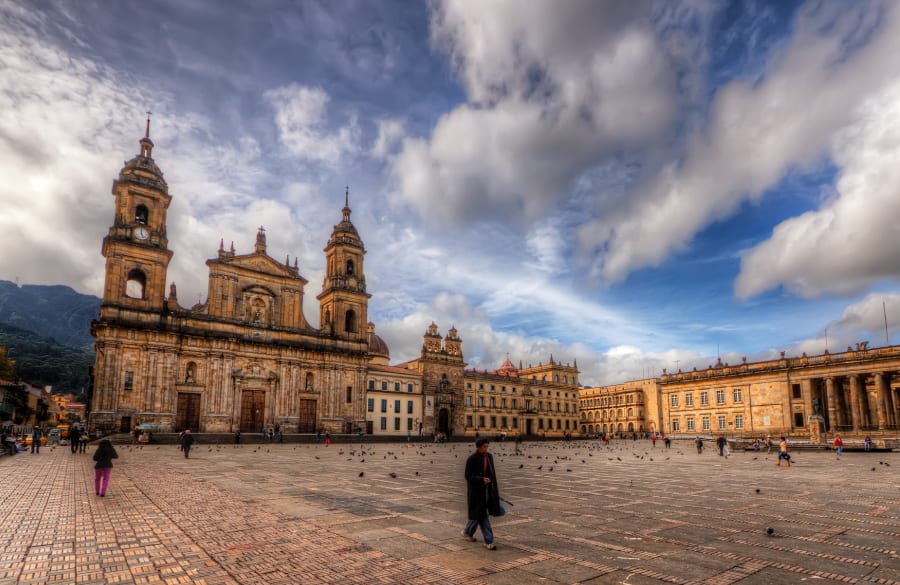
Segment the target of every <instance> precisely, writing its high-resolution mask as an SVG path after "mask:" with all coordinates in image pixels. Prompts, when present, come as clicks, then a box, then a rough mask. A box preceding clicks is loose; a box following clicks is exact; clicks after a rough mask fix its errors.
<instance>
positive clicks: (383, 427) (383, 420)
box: [381, 416, 387, 431]
mask: <svg viewBox="0 0 900 585" xmlns="http://www.w3.org/2000/svg"><path fill="white" fill-rule="evenodd" d="M381 430H382V431H386V430H387V417H386V416H383V417H381Z"/></svg>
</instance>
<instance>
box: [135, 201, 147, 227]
mask: <svg viewBox="0 0 900 585" xmlns="http://www.w3.org/2000/svg"><path fill="white" fill-rule="evenodd" d="M149 217H150V211H149V210H148V209H147V206H146V205H138V206H137V207H135V208H134V222H135V223H140V224H144V225H146V224H147V218H149Z"/></svg>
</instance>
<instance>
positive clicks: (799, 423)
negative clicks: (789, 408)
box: [794, 412, 805, 428]
mask: <svg viewBox="0 0 900 585" xmlns="http://www.w3.org/2000/svg"><path fill="white" fill-rule="evenodd" d="M794 426H795V427H798V428H800V427H803V426H805V425H804V424H803V413H802V412H795V413H794Z"/></svg>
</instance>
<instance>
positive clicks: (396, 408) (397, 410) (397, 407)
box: [394, 400, 400, 420]
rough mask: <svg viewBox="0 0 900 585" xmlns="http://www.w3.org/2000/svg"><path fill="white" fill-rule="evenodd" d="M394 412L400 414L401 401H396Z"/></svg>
mask: <svg viewBox="0 0 900 585" xmlns="http://www.w3.org/2000/svg"><path fill="white" fill-rule="evenodd" d="M394 412H400V401H399V400H395V401H394ZM398 420H399V419H398Z"/></svg>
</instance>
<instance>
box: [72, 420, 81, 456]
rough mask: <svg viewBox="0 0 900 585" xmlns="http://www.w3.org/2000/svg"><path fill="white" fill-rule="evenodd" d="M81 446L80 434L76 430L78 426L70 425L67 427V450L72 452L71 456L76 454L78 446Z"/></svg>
mask: <svg viewBox="0 0 900 585" xmlns="http://www.w3.org/2000/svg"><path fill="white" fill-rule="evenodd" d="M80 444H81V433H80V432H79V430H78V425H72V426H71V427H69V448H70V449H71V450H72V454H75V453H78V446H79V445H80Z"/></svg>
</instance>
